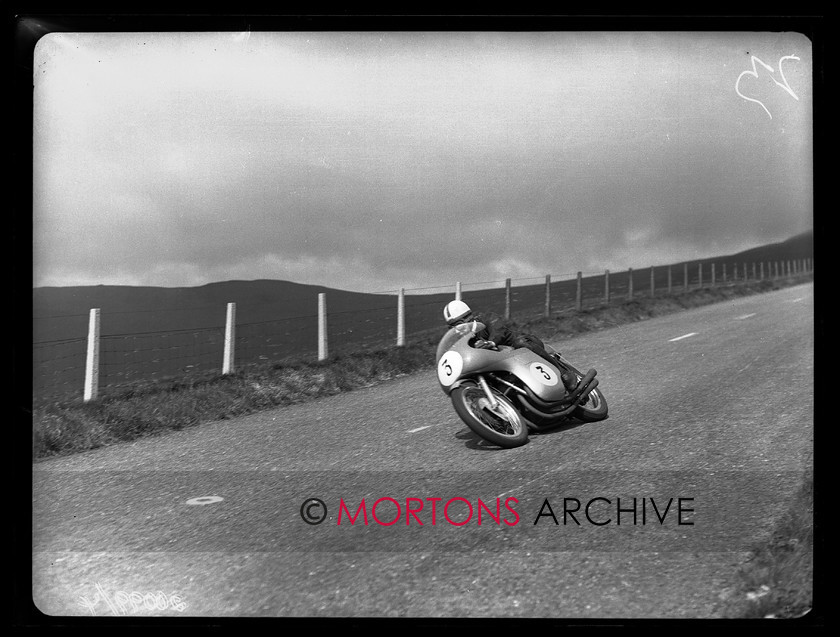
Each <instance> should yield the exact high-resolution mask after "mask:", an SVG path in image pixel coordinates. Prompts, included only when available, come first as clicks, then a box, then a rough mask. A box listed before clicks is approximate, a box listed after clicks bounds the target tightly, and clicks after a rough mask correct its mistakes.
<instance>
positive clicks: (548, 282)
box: [545, 274, 551, 318]
mask: <svg viewBox="0 0 840 637" xmlns="http://www.w3.org/2000/svg"><path fill="white" fill-rule="evenodd" d="M550 316H551V275H550V274H546V275H545V318H549V317H550Z"/></svg>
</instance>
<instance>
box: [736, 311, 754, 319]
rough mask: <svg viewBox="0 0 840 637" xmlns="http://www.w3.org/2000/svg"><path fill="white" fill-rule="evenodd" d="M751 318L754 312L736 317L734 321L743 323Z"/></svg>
mask: <svg viewBox="0 0 840 637" xmlns="http://www.w3.org/2000/svg"><path fill="white" fill-rule="evenodd" d="M751 316H755V312H753V313H752V314H744V315H743V316H736V317H735V320H736V321H743V320H744V319H748V318H750V317H751Z"/></svg>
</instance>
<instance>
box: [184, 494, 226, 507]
mask: <svg viewBox="0 0 840 637" xmlns="http://www.w3.org/2000/svg"><path fill="white" fill-rule="evenodd" d="M222 500H224V498H220V497H219V496H217V495H205V496H202V497H200V498H192V499H191V500H187V504H189V505H190V506H203V505H205V504H215V503H216V502H221V501H222Z"/></svg>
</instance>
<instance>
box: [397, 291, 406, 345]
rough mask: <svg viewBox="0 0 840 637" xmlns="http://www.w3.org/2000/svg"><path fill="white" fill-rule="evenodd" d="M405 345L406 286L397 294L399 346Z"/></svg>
mask: <svg viewBox="0 0 840 637" xmlns="http://www.w3.org/2000/svg"><path fill="white" fill-rule="evenodd" d="M403 345H405V288H400V293H399V295H398V296H397V347H402V346H403Z"/></svg>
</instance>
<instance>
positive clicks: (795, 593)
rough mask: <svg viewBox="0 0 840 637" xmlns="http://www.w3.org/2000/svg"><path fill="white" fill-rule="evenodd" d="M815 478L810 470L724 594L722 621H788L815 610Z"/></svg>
mask: <svg viewBox="0 0 840 637" xmlns="http://www.w3.org/2000/svg"><path fill="white" fill-rule="evenodd" d="M813 514H814V475H813V470H809V471H808V472H807V473H806V475H805V479H804V482H803V484H802V486H801V488H800V490H799V491H798V493H797V494H796V496H795V497H794V499H793V502H792V503H791V506H790V508H789V509H788V511H787V513H786V514H785V515H784V517H783V518H782V519H781V520H780V522H779V525H778V526H777V528H776V529H775V532H774V533H773V537H772V539H771V540H770V541H769V542H768V543H766V544H757V545H756V546H755V547H754V548H753V550H752V551H750V554H749V557H748V560H747V561H746V562H745V563H744V564H743V565H742V566H741V568H740V570H739V572H738V583H737V584H736V585H735V586H734V587H733V589H732V590H729V591H726V602H725V604H724V615H725V617H726V618H745V619H763V618H774V619H791V618H799V617H803V616H804V615H805V614H807V613H808V611H810V610H811V608H812V607H813V579H814V524H813Z"/></svg>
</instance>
